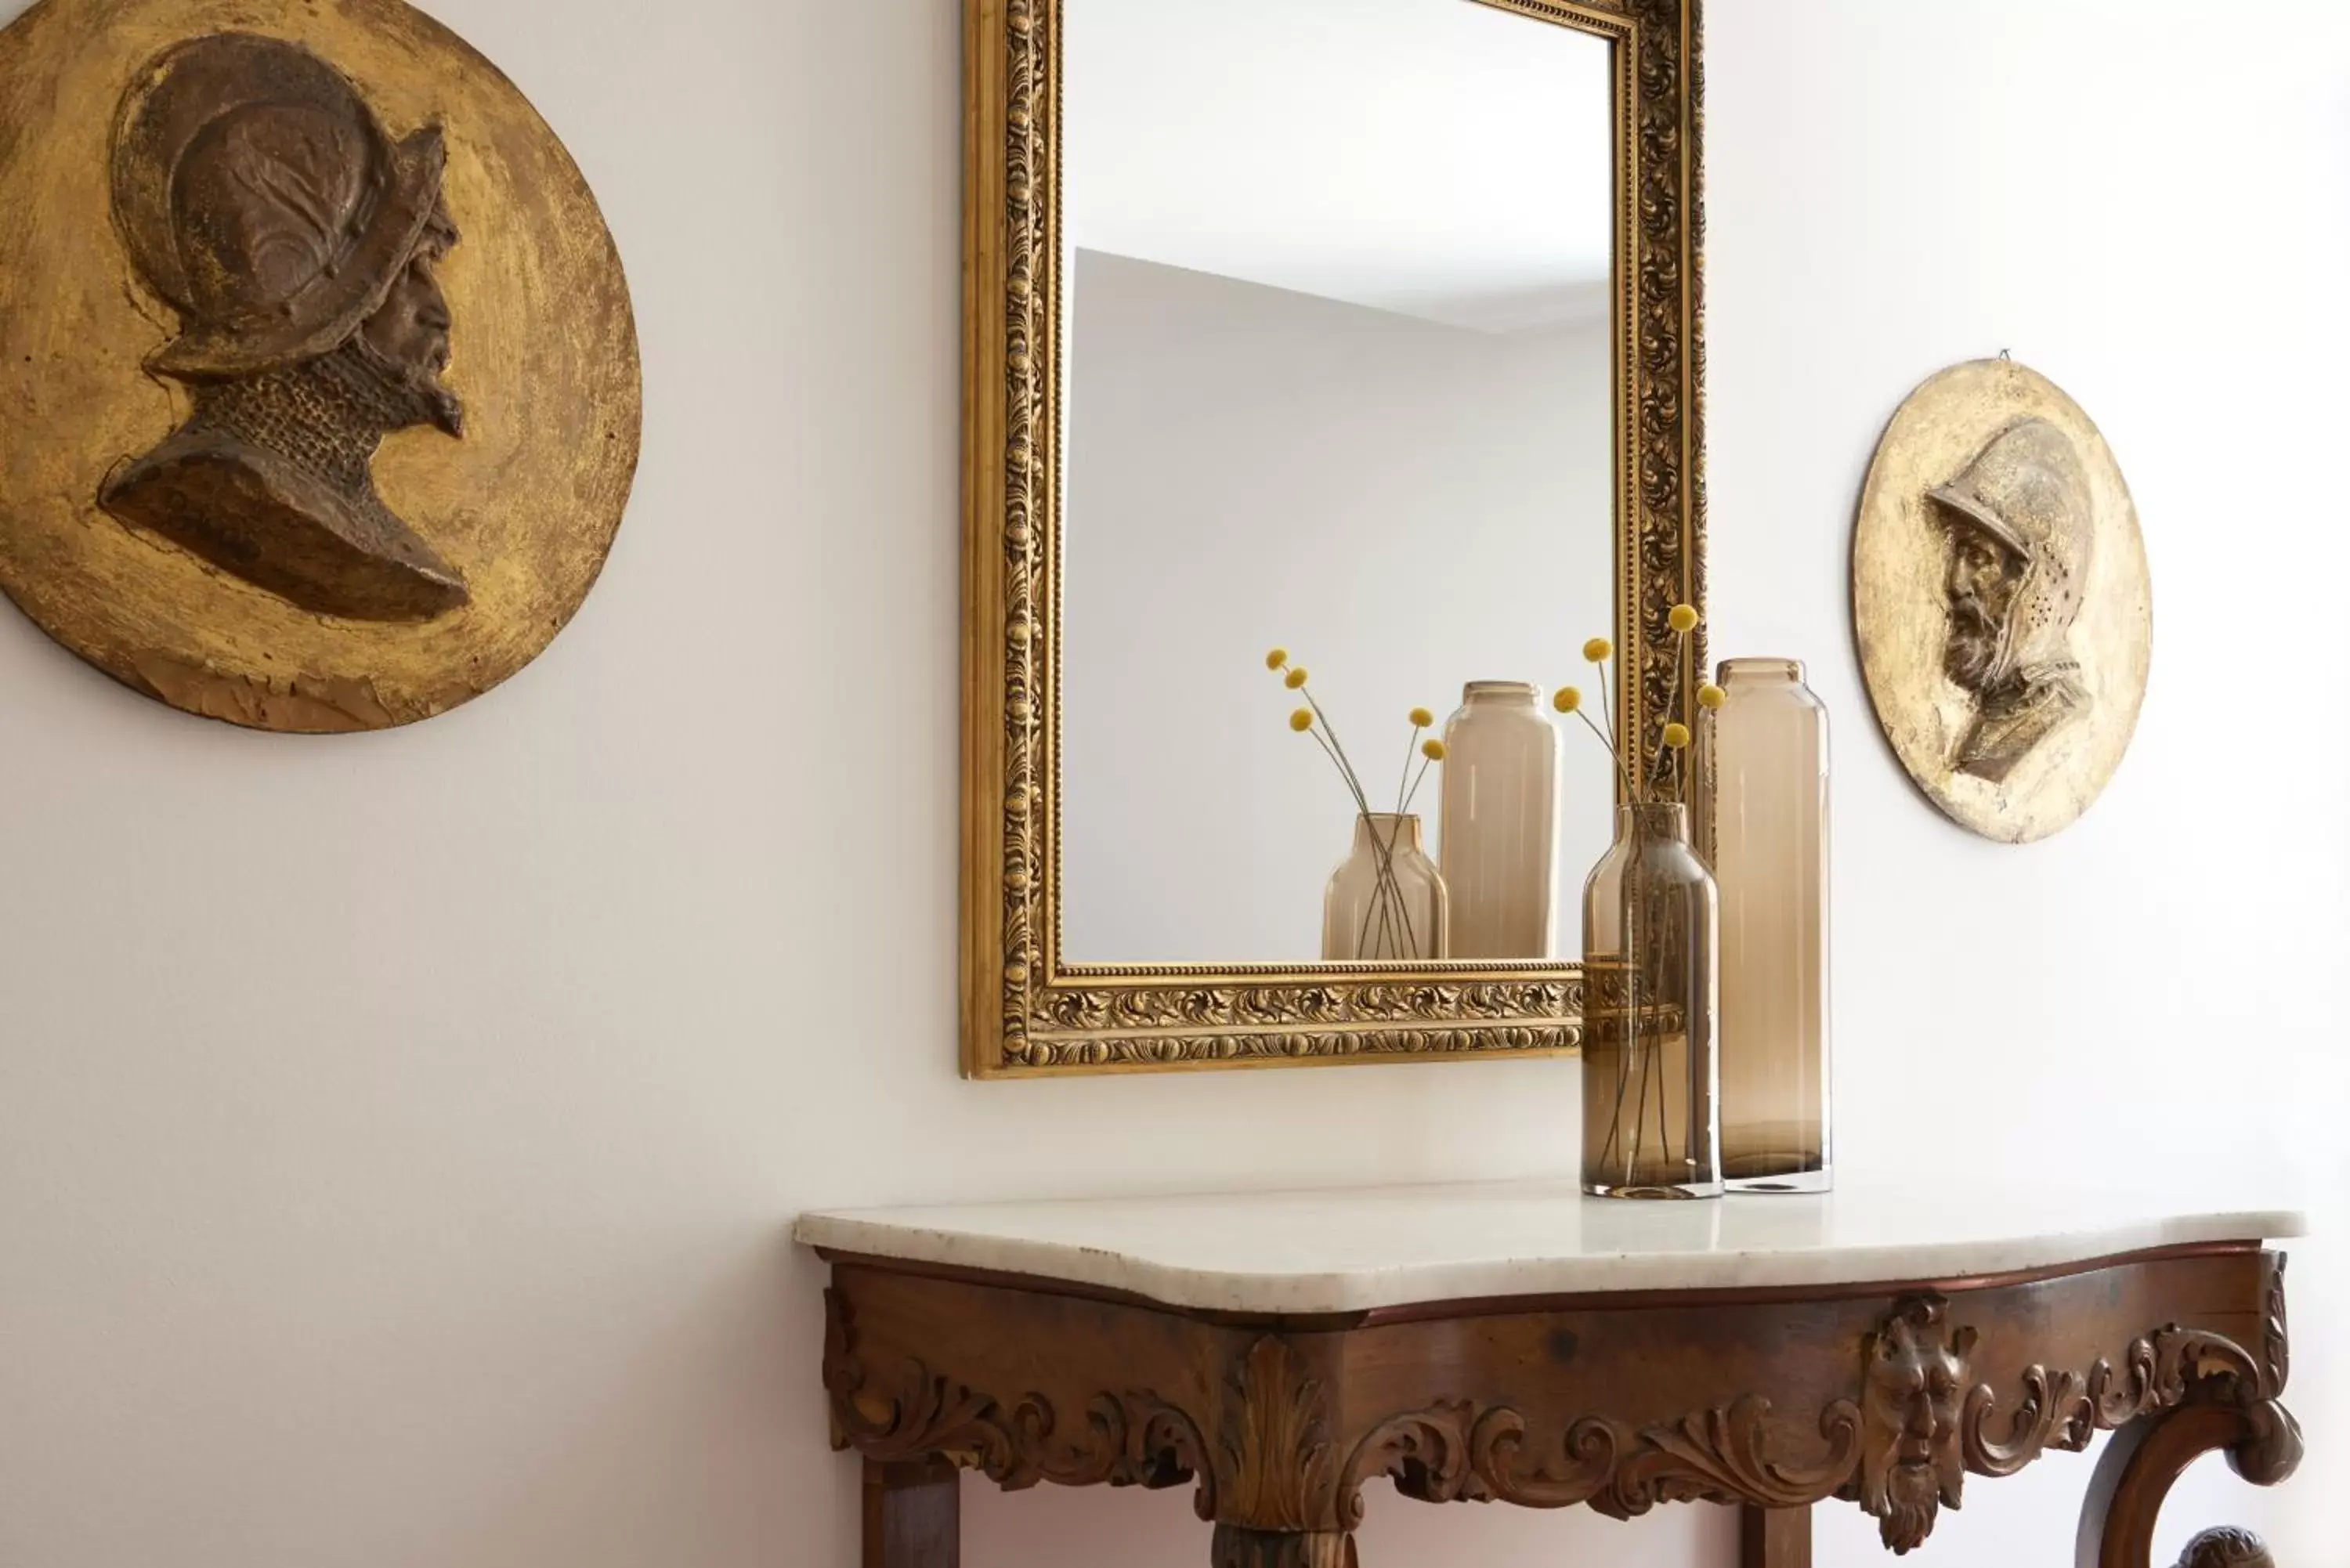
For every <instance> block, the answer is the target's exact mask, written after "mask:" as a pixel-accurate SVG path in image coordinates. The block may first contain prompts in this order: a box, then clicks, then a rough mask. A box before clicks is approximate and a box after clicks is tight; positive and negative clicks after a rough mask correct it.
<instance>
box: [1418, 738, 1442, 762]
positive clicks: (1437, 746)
mask: <svg viewBox="0 0 2350 1568" xmlns="http://www.w3.org/2000/svg"><path fill="white" fill-rule="evenodd" d="M1419 754H1420V755H1421V756H1423V757H1426V758H1427V759H1428V760H1429V761H1430V762H1431V763H1440V762H1442V761H1443V760H1444V742H1441V741H1427V742H1422V743H1421V745H1420V748H1419Z"/></svg>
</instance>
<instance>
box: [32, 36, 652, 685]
mask: <svg viewBox="0 0 2350 1568" xmlns="http://www.w3.org/2000/svg"><path fill="white" fill-rule="evenodd" d="M641 405H642V398H641V387H640V382H639V370H638V357H637V338H636V323H635V319H634V317H633V315H632V313H631V311H630V309H629V293H628V284H627V280H626V278H625V277H624V275H622V272H621V269H620V263H619V255H618V254H617V252H616V251H615V250H614V248H613V245H612V240H611V236H610V234H608V232H607V230H606V228H605V225H604V221H603V216H602V214H601V213H599V212H598V210H597V207H596V202H595V198H594V196H593V195H592V194H591V193H590V192H589V191H588V189H587V182H586V181H585V180H584V179H583V178H582V177H581V176H580V173H579V171H578V169H577V166H576V165H574V164H573V163H572V161H571V159H570V157H569V155H568V154H567V152H565V151H564V149H563V144H562V142H561V141H560V140H558V139H557V138H556V135H555V133H554V132H553V131H552V130H549V129H548V127H547V125H546V121H545V120H543V119H540V118H539V116H538V114H537V112H536V110H534V109H532V108H531V106H530V104H529V103H528V101H527V100H525V99H524V98H523V97H522V95H521V94H520V93H519V92H517V91H516V90H515V86H514V84H513V83H512V82H511V81H509V80H508V79H507V78H505V77H504V75H502V74H501V73H500V72H499V71H498V70H497V68H496V67H494V66H493V65H491V64H490V62H488V61H487V60H485V59H484V58H482V57H481V56H480V55H478V54H476V53H475V52H474V51H473V50H472V49H471V48H469V47H467V46H466V45H465V43H464V41H463V39H461V38H459V37H458V36H456V35H454V34H453V33H452V32H450V31H449V30H448V29H447V28H446V27H444V26H442V25H441V24H440V23H438V22H436V21H434V20H433V19H432V17H430V16H426V15H425V14H424V13H422V12H421V11H419V10H417V9H416V8H415V7H414V6H412V5H408V4H406V3H405V0H106V3H105V4H104V5H34V6H32V7H30V8H29V9H27V10H26V11H25V12H24V13H23V14H22V15H21V16H17V17H16V20H14V21H13V22H11V23H10V24H9V25H8V26H5V28H0V407H5V408H7V409H9V410H11V413H12V421H11V428H10V431H9V436H10V439H9V441H6V442H5V443H0V590H5V592H6V594H7V596H8V597H10V598H11V599H13V600H14V601H15V602H16V605H17V606H18V607H21V608H22V609H23V610H24V611H25V613H26V615H28V616H30V617H31V618H33V620H34V621H35V622H36V623H37V624H38V625H39V626H40V627H41V628H42V629H43V630H44V631H46V632H47V633H48V634H49V635H50V636H51V637H52V638H55V639H57V641H58V642H60V643H62V644H63V645H64V646H65V647H67V648H68V649H71V650H72V651H73V652H74V653H76V654H78V655H79V656H80V657H81V658H83V659H87V660H88V661H89V662H90V663H91V664H93V665H95V666H97V667H98V668H99V669H100V670H104V671H106V672H107V673H108V674H109V675H111V676H113V677H114V678H115V679H116V680H120V681H121V682H122V683H123V684H124V685H126V686H129V687H130V688H131V689H132V690H134V691H140V692H141V693H143V694H145V695H147V696H150V697H153V698H155V699H157V700H159V701H164V702H168V703H170V704H172V706H173V707H176V708H180V709H182V710H184V711H189V712H192V713H196V714H201V715H203V716H204V717H207V718H214V719H224V720H227V721H229V722H234V723H238V724H244V725H249V726H252V727H254V728H257V729H268V730H278V731H293V732H331V731H348V730H371V729H384V728H388V727H390V726H393V725H398V724H405V723H410V722H414V721H416V720H420V719H426V718H431V717H432V716H433V715H434V714H436V713H442V712H445V711H448V710H449V709H451V708H453V707H456V706H457V705H458V704H460V703H463V702H466V701H471V700H472V699H473V698H474V697H477V696H479V695H481V694H482V693H483V692H484V691H489V690H491V689H492V688H493V687H495V686H496V685H498V684H499V683H500V682H501V681H504V680H506V679H507V678H508V677H510V676H512V675H513V674H514V673H515V671H517V670H520V669H522V668H523V666H525V664H528V663H529V662H530V661H531V660H532V659H535V658H536V657H537V656H538V654H539V653H540V652H541V651H542V650H543V649H545V648H546V645H547V644H548V642H549V641H550V640H551V639H553V638H554V637H555V636H556V633H557V632H558V631H560V630H561V629H562V628H563V627H564V625H565V624H566V623H567V621H569V620H570V618H572V616H573V615H574V613H575V612H577V609H578V608H579V607H580V604H581V602H582V601H583V600H585V599H586V597H587V592H588V590H589V589H590V588H591V587H593V586H594V584H595V582H596V578H597V576H598V573H599V572H600V571H601V569H602V567H603V565H604V561H605V557H606V556H607V555H608V552H609V551H610V549H611V545H612V540H613V535H614V534H615V533H616V531H617V530H618V529H619V523H620V517H621V514H622V512H623V509H624V508H625V507H626V505H627V502H628V497H629V488H630V486H631V484H632V483H633V481H634V476H635V472H636V461H637V451H638V438H639V424H640V419H639V415H640V411H641Z"/></svg>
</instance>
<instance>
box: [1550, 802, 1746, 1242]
mask: <svg viewBox="0 0 2350 1568" xmlns="http://www.w3.org/2000/svg"><path fill="white" fill-rule="evenodd" d="M1720 922H1721V900H1720V898H1719V896H1718V895H1717V893H1716V892H1715V890H1714V885H1713V877H1712V876H1711V874H1710V873H1709V872H1708V871H1707V870H1706V868H1705V864H1704V862H1703V861H1701V860H1700V859H1699V858H1698V857H1697V851H1696V848H1695V847H1694V846H1692V845H1691V844H1690V826H1689V809H1688V808H1687V807H1686V806H1682V805H1624V806H1618V807H1617V812H1616V842H1615V843H1614V844H1613V845H1612V846H1610V847H1609V848H1608V851H1607V855H1606V856H1604V857H1602V858H1601V859H1600V862H1599V864H1598V865H1597V866H1596V867H1593V869H1592V873H1591V879H1590V881H1589V882H1587V883H1586V885H1585V887H1584V892H1583V963H1584V1035H1583V1189H1584V1190H1585V1191H1586V1192H1588V1193H1592V1194H1595V1195H1596V1196H1598V1197H1602V1198H1718V1197H1720V1196H1721V1190H1722V1187H1721V1106H1720V1087H1721V1085H1720V1080H1719V1077H1718V1072H1719V1069H1718V1067H1717V1065H1716V1064H1715V1060H1714V1020H1715V1014H1716V1012H1717V1009H1718V996H1719V992H1720V987H1721V980H1720V976H1719V973H1718V971H1717V968H1716V965H1717V958H1716V944H1717V940H1718V931H1719V927H1720Z"/></svg>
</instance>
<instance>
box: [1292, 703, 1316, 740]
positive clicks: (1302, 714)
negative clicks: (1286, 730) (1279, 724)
mask: <svg viewBox="0 0 2350 1568" xmlns="http://www.w3.org/2000/svg"><path fill="white" fill-rule="evenodd" d="M1289 727H1290V728H1291V729H1293V730H1295V731H1296V732H1298V733H1299V734H1301V735H1302V734H1304V733H1305V732H1306V731H1308V730H1310V729H1312V728H1313V727H1314V710H1313V709H1311V708H1300V709H1299V710H1298V711H1296V712H1295V713H1292V714H1291V715H1290V716H1289Z"/></svg>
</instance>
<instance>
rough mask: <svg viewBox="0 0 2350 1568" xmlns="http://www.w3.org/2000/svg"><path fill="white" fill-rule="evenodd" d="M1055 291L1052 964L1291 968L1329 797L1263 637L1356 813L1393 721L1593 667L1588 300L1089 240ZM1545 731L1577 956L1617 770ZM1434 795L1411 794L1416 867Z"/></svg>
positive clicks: (1339, 852)
mask: <svg viewBox="0 0 2350 1568" xmlns="http://www.w3.org/2000/svg"><path fill="white" fill-rule="evenodd" d="M1494 15H1496V16H1498V15H1500V13H1494ZM1504 19H1505V20H1506V19H1507V18H1504ZM1071 293H1072V295H1073V297H1074V308H1073V309H1072V311H1071V313H1070V314H1071V318H1072V321H1071V327H1070V333H1069V337H1068V343H1069V356H1070V393H1069V416H1068V441H1069V452H1068V462H1067V472H1068V480H1067V534H1066V538H1067V547H1066V555H1065V557H1064V558H1065V560H1066V566H1067V571H1066V593H1065V596H1064V597H1065V600H1066V607H1065V609H1064V612H1063V614H1064V639H1065V640H1064V649H1065V651H1064V656H1063V659H1062V691H1063V702H1064V707H1063V712H1062V740H1061V779H1062V785H1063V794H1062V800H1061V812H1062V824H1061V832H1062V840H1063V844H1064V846H1066V857H1067V871H1066V881H1065V883H1064V886H1063V889H1062V900H1063V901H1062V916H1061V924H1062V929H1063V931H1064V932H1065V934H1066V940H1067V942H1068V950H1067V951H1068V956H1069V957H1070V958H1071V959H1073V960H1075V961H1077V962H1080V963H1197V962H1203V961H1205V962H1214V961H1240V962H1249V963H1277V962H1296V961H1305V962H1312V961H1315V960H1318V959H1319V958H1320V957H1321V956H1322V893H1323V887H1324V884H1325V883H1326V881H1327V880H1328V879H1329V877H1330V872H1331V868H1332V867H1335V866H1336V865H1337V863H1338V862H1339V860H1340V859H1341V858H1342V857H1345V855H1346V854H1347V851H1348V849H1349V848H1350V846H1351V845H1352V842H1353V837H1354V820H1355V810H1354V807H1353V805H1351V804H1349V802H1348V801H1347V795H1346V793H1345V786H1344V785H1343V784H1341V783H1340V782H1339V779H1338V777H1337V774H1336V770H1335V769H1334V768H1332V767H1331V765H1330V763H1329V760H1328V758H1327V757H1326V756H1325V755H1324V754H1323V753H1322V751H1321V748H1319V747H1318V746H1316V745H1315V743H1314V742H1312V741H1311V740H1308V739H1306V738H1305V737H1303V736H1299V735H1296V734H1293V733H1292V732H1290V729H1289V726H1288V724H1287V723H1286V722H1285V721H1286V720H1287V718H1288V715H1289V712H1290V711H1291V710H1292V709H1294V708H1295V707H1296V706H1297V699H1296V697H1295V696H1294V695H1293V694H1292V693H1290V692H1289V691H1285V690H1284V688H1283V686H1282V684H1281V682H1280V680H1278V679H1276V678H1275V677H1274V676H1273V675H1272V674H1271V673H1269V672H1268V671H1267V670H1266V669H1265V667H1264V660H1263V652H1264V650H1265V649H1268V648H1271V647H1274V646H1276V645H1279V646H1283V647H1286V648H1288V649H1292V650H1293V652H1294V653H1295V657H1296V661H1297V663H1298V664H1299V666H1301V667H1304V668H1305V669H1308V670H1310V671H1311V672H1312V673H1313V675H1314V678H1315V679H1314V690H1315V692H1316V694H1317V695H1316V698H1315V700H1316V701H1318V702H1320V703H1321V704H1322V706H1323V708H1324V710H1325V711H1326V712H1327V713H1328V715H1329V718H1330V723H1331V725H1332V727H1334V728H1335V729H1336V732H1337V734H1338V737H1339V739H1340V742H1342V744H1344V745H1345V747H1346V748H1347V753H1348V754H1349V755H1351V756H1352V757H1353V759H1354V760H1355V763H1357V766H1358V767H1359V768H1360V770H1361V772H1362V777H1363V784H1364V786H1365V788H1366V789H1367V791H1368V792H1369V793H1370V795H1371V799H1372V802H1373V805H1374V806H1375V807H1376V806H1378V805H1379V803H1381V802H1386V803H1388V808H1391V807H1392V803H1393V800H1394V793H1393V792H1395V791H1397V790H1398V788H1399V785H1400V783H1401V780H1400V779H1399V772H1400V769H1401V766H1402V763H1403V761H1404V759H1405V758H1406V757H1410V758H1412V760H1413V761H1415V762H1417V761H1418V760H1419V759H1418V757H1417V754H1416V753H1413V752H1412V750H1411V747H1410V744H1409V742H1410V740H1411V728H1410V724H1409V720H1408V719H1407V717H1406V716H1407V715H1408V714H1409V712H1410V711H1411V710H1412V709H1413V708H1415V707H1420V706H1425V707H1427V708H1429V709H1430V710H1431V711H1434V712H1435V713H1436V714H1437V722H1438V723H1439V724H1441V723H1443V722H1444V716H1445V715H1446V714H1449V713H1451V711H1452V710H1453V709H1454V708H1455V707H1456V706H1457V705H1458V704H1459V703H1460V701H1461V688H1462V686H1463V685H1464V684H1465V683H1467V682H1468V681H1471V680H1528V681H1533V682H1535V683H1536V684H1538V685H1541V686H1543V687H1544V688H1545V689H1547V688H1548V687H1551V686H1554V685H1556V684H1559V683H1561V682H1563V681H1567V680H1583V681H1585V683H1586V684H1588V681H1587V680H1586V674H1587V670H1588V667H1587V666H1586V665H1584V664H1583V663H1582V662H1581V659H1582V656H1581V653H1580V651H1579V650H1580V649H1581V648H1582V645H1583V640H1584V639H1586V637H1589V636H1592V635H1594V634H1595V633H1601V632H1606V631H1607V630H1608V629H1609V628H1610V626H1611V624H1612V620H1613V617H1614V615H1615V559H1616V537H1615V521H1614V518H1615V490H1614V483H1615V465H1614V462H1613V454H1612V452H1611V451H1610V446H1611V443H1612V441H1613V439H1614V421H1613V420H1612V418H1611V415H1610V411H1609V408H1608V396H1609V389H1610V388H1611V386H1612V384H1613V383H1612V378H1613V359H1612V357H1611V356H1610V354H1609V351H1608V350H1609V343H1608V337H1609V332H1608V327H1607V320H1606V317H1605V314H1604V311H1603V314H1602V316H1601V317H1600V319H1598V320H1595V321H1588V322H1585V323H1581V324H1578V325H1574V326H1563V327H1546V328H1542V329H1537V330H1534V331H1526V332H1512V333H1493V332H1480V331H1473V330H1471V329H1468V328H1465V327H1448V326H1443V325H1440V324H1439V323H1437V322H1433V321H1427V320H1422V319H1420V318H1419V317H1410V316H1401V315H1398V314H1396V313H1395V312H1392V311H1387V310H1375V309H1372V308H1370V307H1368V306H1361V305H1350V304H1347V303H1344V302H1341V301H1339V300H1335V299H1324V298H1320V297H1318V296H1314V295H1308V294H1296V293H1293V292H1291V291H1289V290H1286V289H1279V288H1267V287H1265V286H1263V285H1261V284H1253V283H1243V282H1241V281H1239V280H1237V279H1233V278H1228V277H1218V276H1214V275H1211V274H1208V273H1201V272H1191V271H1189V270H1186V269H1184V268H1181V267H1171V266H1161V265H1158V264H1157V263H1154V262H1147V261H1138V260H1136V259H1134V258H1133V257H1131V256H1118V255H1107V254H1103V253H1101V252H1098V251H1080V252H1078V253H1077V260H1076V279H1075V286H1074V287H1073V288H1072V290H1071ZM1593 701H1594V702H1595V703H1596V701H1597V696H1596V692H1595V694H1594V697H1593ZM1544 711H1545V713H1547V711H1548V710H1547V709H1545V710H1544ZM1565 728H1566V730H1567V733H1565V735H1564V736H1563V737H1562V739H1563V740H1564V741H1565V753H1564V756H1563V760H1562V766H1561V770H1560V784H1561V789H1560V795H1561V800H1562V807H1561V811H1562V821H1563V826H1564V831H1563V832H1562V834H1561V835H1560V853H1559V855H1558V857H1557V864H1558V875H1557V877H1556V882H1557V888H1556V890H1555V900H1556V902H1555V908H1556V909H1557V910H1558V911H1559V912H1560V913H1561V919H1559V920H1558V921H1557V929H1558V931H1559V933H1560V940H1563V941H1564V942H1565V949H1564V950H1565V951H1566V952H1568V953H1570V954H1571V953H1574V952H1576V951H1579V947H1578V942H1579V934H1578V933H1579V927H1578V918H1579V917H1578V916H1577V915H1576V913H1575V911H1577V910H1578V909H1580V908H1581V905H1580V902H1579V899H1580V897H1581V893H1582V888H1583V879H1584V877H1585V875H1586V873H1587V872H1588V871H1589V870H1590V868H1591V865H1592V863H1593V862H1594V861H1596V860H1597V859H1598V858H1599V857H1600V856H1601V855H1602V854H1603V853H1605V851H1606V850H1607V837H1608V825H1609V805H1610V791H1611V789H1612V787H1613V786H1612V784H1610V782H1609V780H1610V776H1611V775H1610V771H1609V763H1608V761H1607V752H1606V750H1605V749H1604V748H1602V747H1601V746H1600V744H1599V743H1598V742H1597V741H1596V739H1594V738H1593V737H1592V736H1591V735H1590V734H1589V733H1588V732H1586V731H1585V730H1584V728H1583V727H1582V726H1581V725H1580V724H1569V725H1566V726H1565ZM1442 787H1443V779H1442V776H1441V773H1440V771H1437V772H1430V774H1428V776H1427V778H1426V780H1425V781H1424V783H1423V785H1422V788H1421V791H1420V794H1419V798H1418V800H1417V801H1416V802H1415V804H1414V810H1415V811H1417V812H1418V813H1419V815H1421V816H1422V817H1423V818H1424V819H1425V822H1426V825H1427V829H1428V834H1427V837H1428V843H1429V846H1430V854H1431V855H1432V854H1435V853H1436V852H1437V849H1438V846H1439V845H1440V838H1441V835H1440V833H1439V832H1438V826H1439V824H1438V817H1439V815H1440V813H1439V800H1440V794H1441V792H1442ZM1531 956H1543V955H1531Z"/></svg>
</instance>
